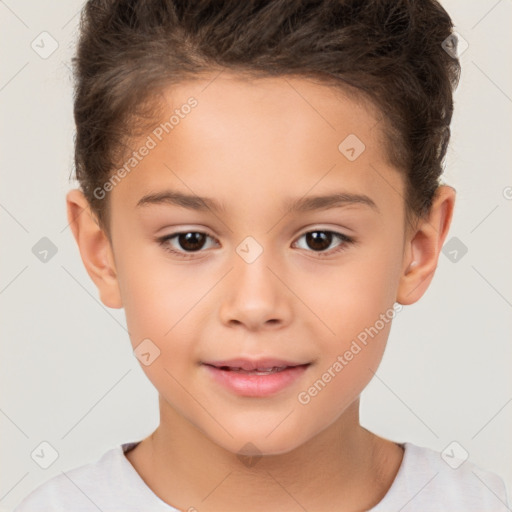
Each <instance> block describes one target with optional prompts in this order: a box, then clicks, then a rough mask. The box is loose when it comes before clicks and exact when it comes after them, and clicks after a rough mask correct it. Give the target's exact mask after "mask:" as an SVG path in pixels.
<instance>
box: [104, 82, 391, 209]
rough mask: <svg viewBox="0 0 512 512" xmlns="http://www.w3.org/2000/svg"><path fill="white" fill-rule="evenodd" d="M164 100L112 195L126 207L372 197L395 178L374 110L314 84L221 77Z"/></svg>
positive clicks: (172, 90) (170, 91)
mask: <svg viewBox="0 0 512 512" xmlns="http://www.w3.org/2000/svg"><path fill="white" fill-rule="evenodd" d="M161 99H162V110H161V117H160V119H158V120H156V121H155V126H154V129H150V130H149V131H148V132H147V134H146V135H145V136H143V137H141V138H140V139H138V141H135V143H133V144H132V149H133V150H137V149H138V148H139V147H141V145H144V144H145V143H146V142H147V141H149V140H150V139H151V141H152V143H151V146H153V147H152V148H151V150H150V151H147V155H146V156H144V158H142V159H141V160H140V161H139V162H137V164H136V166H135V167H134V168H133V170H131V171H130V173H129V176H128V177H127V178H126V179H123V181H122V183H120V185H118V186H117V187H116V189H115V190H114V192H113V196H116V195H119V194H121V193H122V194H124V195H125V197H127V198H128V199H129V201H130V204H131V205H132V206H135V205H136V204H137V202H138V201H139V200H140V198H141V197H142V196H143V195H147V194H150V193H156V192H159V191H162V190H163V189H164V188H173V189H176V188H178V189H180V190H181V191H182V192H187V193H197V194H198V195H201V196H212V195H216V196H219V195H220V196H222V197H219V201H220V202H223V203H225V204H228V203H229V201H225V199H226V198H228V197H229V198H230V199H231V200H232V199H233V197H234V195H233V194H234V193H236V196H237V197H241V198H242V199H241V200H247V199H252V200H255V198H256V197H257V196H258V194H264V195H265V197H266V199H267V200H268V199H269V198H272V197H276V198H281V197H283V196H287V197H289V198H292V197H297V196H303V195H305V194H306V193H307V192H308V191H309V190H310V191H311V192H314V193H315V194H316V193H321V192H325V191H326V189H329V188H333V187H334V186H335V185H336V184H337V185H339V187H338V188H340V189H343V188H346V189H348V190H349V191H350V192H352V193H358V192H359V193H361V192H362V189H364V191H365V193H369V194H370V195H371V194H372V193H373V194H378V193H379V188H382V186H383V185H384V183H385V181H386V174H387V173H389V172H390V170H392V169H390V167H389V165H388V164H387V159H386V151H385V147H384V137H383V133H382V127H381V126H380V125H381V123H380V117H379V113H378V111H377V110H376V109H375V108H374V107H373V105H372V104H370V103H368V102H365V101H363V100H362V99H361V98H358V97H356V96H354V95H352V94H347V93H345V92H344V91H341V90H339V89H334V88H333V87H329V86H327V85H324V84H320V83H319V82H315V81H312V80H308V79H304V78H297V77H273V78H258V79H252V80H250V79H249V78H247V77H244V76H243V75H236V74H230V73H227V72H223V73H220V74H210V75H203V76H202V77H201V78H199V79H194V80H190V81H187V82H182V83H180V84H176V85H173V86H170V87H168V88H167V89H165V90H163V91H162V94H161ZM191 105H193V106H191ZM354 156H355V158H354ZM395 174H396V172H395ZM388 178H389V176H388ZM395 178H396V177H391V178H389V179H391V180H394V179H395ZM389 179H388V181H389ZM383 180H384V181H383ZM394 186H395V189H396V188H398V189H400V188H401V183H400V181H397V182H396V183H395V184H394ZM388 187H389V185H388ZM212 192H215V194H212ZM388 192H389V191H388ZM395 194H396V192H395ZM380 195H382V190H381V194H380ZM396 199H397V197H394V200H395V201H396Z"/></svg>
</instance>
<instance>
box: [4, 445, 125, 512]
mask: <svg viewBox="0 0 512 512" xmlns="http://www.w3.org/2000/svg"><path fill="white" fill-rule="evenodd" d="M127 444H130V443H126V444H125V445H120V446H117V447H115V448H112V449H110V450H108V451H107V452H105V453H104V454H103V455H102V456H101V458H100V459H98V460H97V461H96V462H92V463H89V464H84V465H82V466H78V467H75V468H72V469H70V470H68V471H63V472H61V473H60V474H58V475H56V476H54V477H52V478H50V479H49V480H47V481H46V482H44V483H42V484H40V485H39V486H38V487H36V488H35V489H34V490H33V491H32V492H31V493H30V494H29V495H28V496H26V497H25V499H24V500H23V501H22V502H21V503H20V504H19V505H18V506H17V507H16V508H15V509H14V512H43V511H44V512H47V511H49V510H51V511H52V512H64V511H70V510H73V511H76V512H78V511H89V510H94V511H97V510H102V509H104V510H108V507H109V505H110V504H111V503H113V502H114V500H115V504H116V505H124V503H125V501H126V502H127V504H129V502H130V497H129V489H130V487H131V486H130V485H129V478H130V476H131V475H129V473H128V475H127V469H128V468H127V464H126V462H125V461H123V457H124V453H123V446H126V445H127ZM127 484H128V485H127ZM127 488H128V489H127ZM115 489H117V490H118V492H116V491H115ZM127 491H128V492H127ZM103 507H106V508H103ZM126 510H131V508H130V507H128V506H127V507H126Z"/></svg>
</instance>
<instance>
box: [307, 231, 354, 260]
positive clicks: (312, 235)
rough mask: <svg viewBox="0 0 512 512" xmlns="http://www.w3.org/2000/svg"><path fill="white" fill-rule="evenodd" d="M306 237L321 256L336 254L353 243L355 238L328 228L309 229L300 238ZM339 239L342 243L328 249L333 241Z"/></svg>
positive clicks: (308, 242)
mask: <svg viewBox="0 0 512 512" xmlns="http://www.w3.org/2000/svg"><path fill="white" fill-rule="evenodd" d="M303 237H305V241H306V245H307V246H308V247H310V248H311V249H313V251H314V252H317V253H319V254H320V255H321V256H324V255H326V256H330V255H331V254H335V253H337V252H340V251H344V250H346V249H347V245H349V244H353V243H354V240H353V239H352V238H350V237H348V236H346V235H343V234H342V233H337V232H336V231H327V230H320V229H318V230H315V231H308V232H307V233H304V234H303V235H302V236H301V237H300V238H299V240H300V239H301V238H303ZM336 239H337V240H339V241H341V243H339V244H338V245H337V246H336V247H335V248H334V250H330V251H326V249H328V248H329V247H330V246H331V244H332V243H333V241H336ZM308 247H301V248H306V249H307V248H308Z"/></svg>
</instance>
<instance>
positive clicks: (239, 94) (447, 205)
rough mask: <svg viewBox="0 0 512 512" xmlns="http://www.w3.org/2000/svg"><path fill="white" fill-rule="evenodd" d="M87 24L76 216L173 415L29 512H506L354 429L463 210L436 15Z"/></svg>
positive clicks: (174, 5)
mask: <svg viewBox="0 0 512 512" xmlns="http://www.w3.org/2000/svg"><path fill="white" fill-rule="evenodd" d="M80 28H81V34H80V40H79V46H78V50H77V56H76V58H75V59H74V65H75V77H76V95H75V110H74V113H75V121H76V127H77V135H76V150H75V163H76V172H77V178H78V180H79V181H80V185H81V189H80V190H78V189H77V190H72V191H70V192H69V193H68V195H67V208H68V218H69V220H70V222H71V226H72V230H73V234H74V237H75V239H76V241H77V244H78V246H79V249H80V254H81V257H82V260H83V262H84V265H85V267H86V269H87V272H88V273H89V275H90V277H91V278H92V280H93V281H94V283H95V284H96V286H97V287H98V291H99V295H100V298H101V300H102V302H103V303H104V304H105V305H106V306H108V307H110V308H124V309H125V312H126V320H127V325H128V329H129V333H130V339H131V343H132V346H133V350H134V354H135V355H136V356H137V358H138V359H139V361H140V363H141V365H142V369H143V370H144V372H145V373H146V375H147V377H148V378H149V380H150V381H151V382H152V383H153V385H154V386H155V388H156V389H157V390H158V393H159V406H160V424H159V426H158V428H157V429H156V430H155V431H154V432H153V433H152V434H151V435H150V436H148V437H147V438H145V439H142V440H137V441H133V442H127V443H123V444H122V445H120V446H117V447H115V448H112V449H111V450H109V451H108V452H107V453H105V454H104V455H103V456H102V457H101V458H100V459H99V460H98V461H96V462H94V463H91V464H87V465H84V466H81V467H78V468H75V469H72V470H71V471H67V472H66V473H65V474H62V475H58V476H56V477H54V478H52V479H50V480H49V481H48V482H46V483H44V484H42V485H41V486H39V487H38V488H37V489H36V490H34V491H33V492H32V493H31V494H30V495H29V496H28V497H27V498H26V499H25V500H24V501H23V502H22V503H21V505H19V507H18V508H17V509H16V511H17V512H35V511H43V510H44V511H50V510H51V511H73V512H76V511H89V510H91V511H92V510H102V511H104V512H106V511H123V512H129V511H162V512H164V511H168V512H171V511H177V510H178V511H199V512H210V511H223V512H231V511H244V512H257V511H258V512H259V511H272V512H274V511H287V512H289V511H294V510H297V511H298V510H307V511H308V512H328V511H338V512H349V511H350V512H352V511H363V510H364V511H368V510H371V511H372V512H387V511H398V510H402V511H412V510H418V511H422V512H425V511H428V510H432V511H434V510H435V511H441V510H448V511H478V512H483V511H501V510H508V508H507V502H506V499H507V498H506V492H505V488H504V485H503V482H502V480H501V479H500V478H499V477H498V476H496V475H494V474H492V473H489V472H487V471H483V470H481V469H479V468H478V467H476V466H474V465H473V464H471V463H470V462H468V461H466V462H464V464H462V463H461V464H459V465H458V466H457V464H451V467H450V465H448V464H447V463H446V462H445V461H444V460H443V459H442V458H441V456H440V454H438V453H436V452H434V451H432V450H430V449H428V448H424V447H420V446H416V445H414V444H412V443H408V442H404V443H394V442H392V441H390V440H387V439H384V438H382V437H379V436H377V435H375V434H373V433H372V432H370V431H368V430H366V429H365V428H363V427H362V426H361V425H360V424H359V396H360V394H361V392H362V391H363V389H364V388H365V387H366V386H367V384H368V383H369V381H370V380H371V379H372V377H373V375H374V373H375V372H376V371H377V368H378V366H379V363H380V361H381V358H382V356H383V352H384V349H385V346H386V342H387V339H388V335H389V332H390V328H391V321H392V319H393V318H394V317H395V316H396V314H398V313H399V312H400V310H401V309H402V307H403V305H408V304H413V303H415V302H416V301H418V300H419V299H420V298H421V297H422V295H423V294H424V293H425V291H426V289H427V288H428V286H429V284H430V282H431V281H432V278H433V275H434V272H435V269H436V265H437V261H438V258H439V254H440V250H441V248H442V245H443V242H444V240H445V238H446V235H447V232H448V229H449V226H450V222H451V218H452V213H453V208H454V201H455V191H454V189H453V188H452V187H449V186H446V185H442V184H440V183H439V177H440V175H441V173H442V164H443V160H444V156H445V152H446V148H447V144H448V140H449V136H450V130H449V126H450V121H451V117H452V111H453V101H452V92H453V89H454V87H455V86H456V84H457V82H458V78H459V69H460V68H459V63H458V60H457V59H456V56H455V54H454V52H453V51H447V49H446V48H447V46H448V47H449V48H448V49H450V48H451V49H452V50H453V48H452V46H453V38H452V36H451V30H452V22H451V20H450V18H449V16H448V15H447V13H446V12H445V11H444V9H443V8H442V7H441V6H440V5H439V4H438V3H437V2H436V1H435V0H421V1H419V0H417V1H412V0H358V1H355V0H336V1H335V0H324V1H318V0H317V1H313V0H263V1H259V2H256V1H241V0H239V1H234V0H232V1H229V0H215V1H214V0H197V1H195V2H193V1H186V0H183V1H181V2H179V1H173V0H167V1H164V0H139V1H138V2H136V1H133V0H131V1H130V0H90V1H89V2H87V4H86V5H85V8H84V11H83V17H82V23H81V27H80ZM447 42H448V43H450V44H451V45H452V46H450V45H447ZM327 242H328V243H327ZM368 333H371V336H369V335H368ZM455 466H457V467H456V468H455Z"/></svg>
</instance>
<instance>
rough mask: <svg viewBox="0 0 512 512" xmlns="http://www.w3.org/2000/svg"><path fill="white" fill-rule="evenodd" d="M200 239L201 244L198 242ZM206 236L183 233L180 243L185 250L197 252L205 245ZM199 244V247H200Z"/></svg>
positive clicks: (180, 236)
mask: <svg viewBox="0 0 512 512" xmlns="http://www.w3.org/2000/svg"><path fill="white" fill-rule="evenodd" d="M198 239H199V242H198ZM204 239H205V236H204V234H203V233H195V232H191V233H182V234H180V235H179V242H180V245H181V247H182V248H183V249H186V250H190V251H195V250H198V249H201V247H203V245H204ZM198 244H199V245H198Z"/></svg>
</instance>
